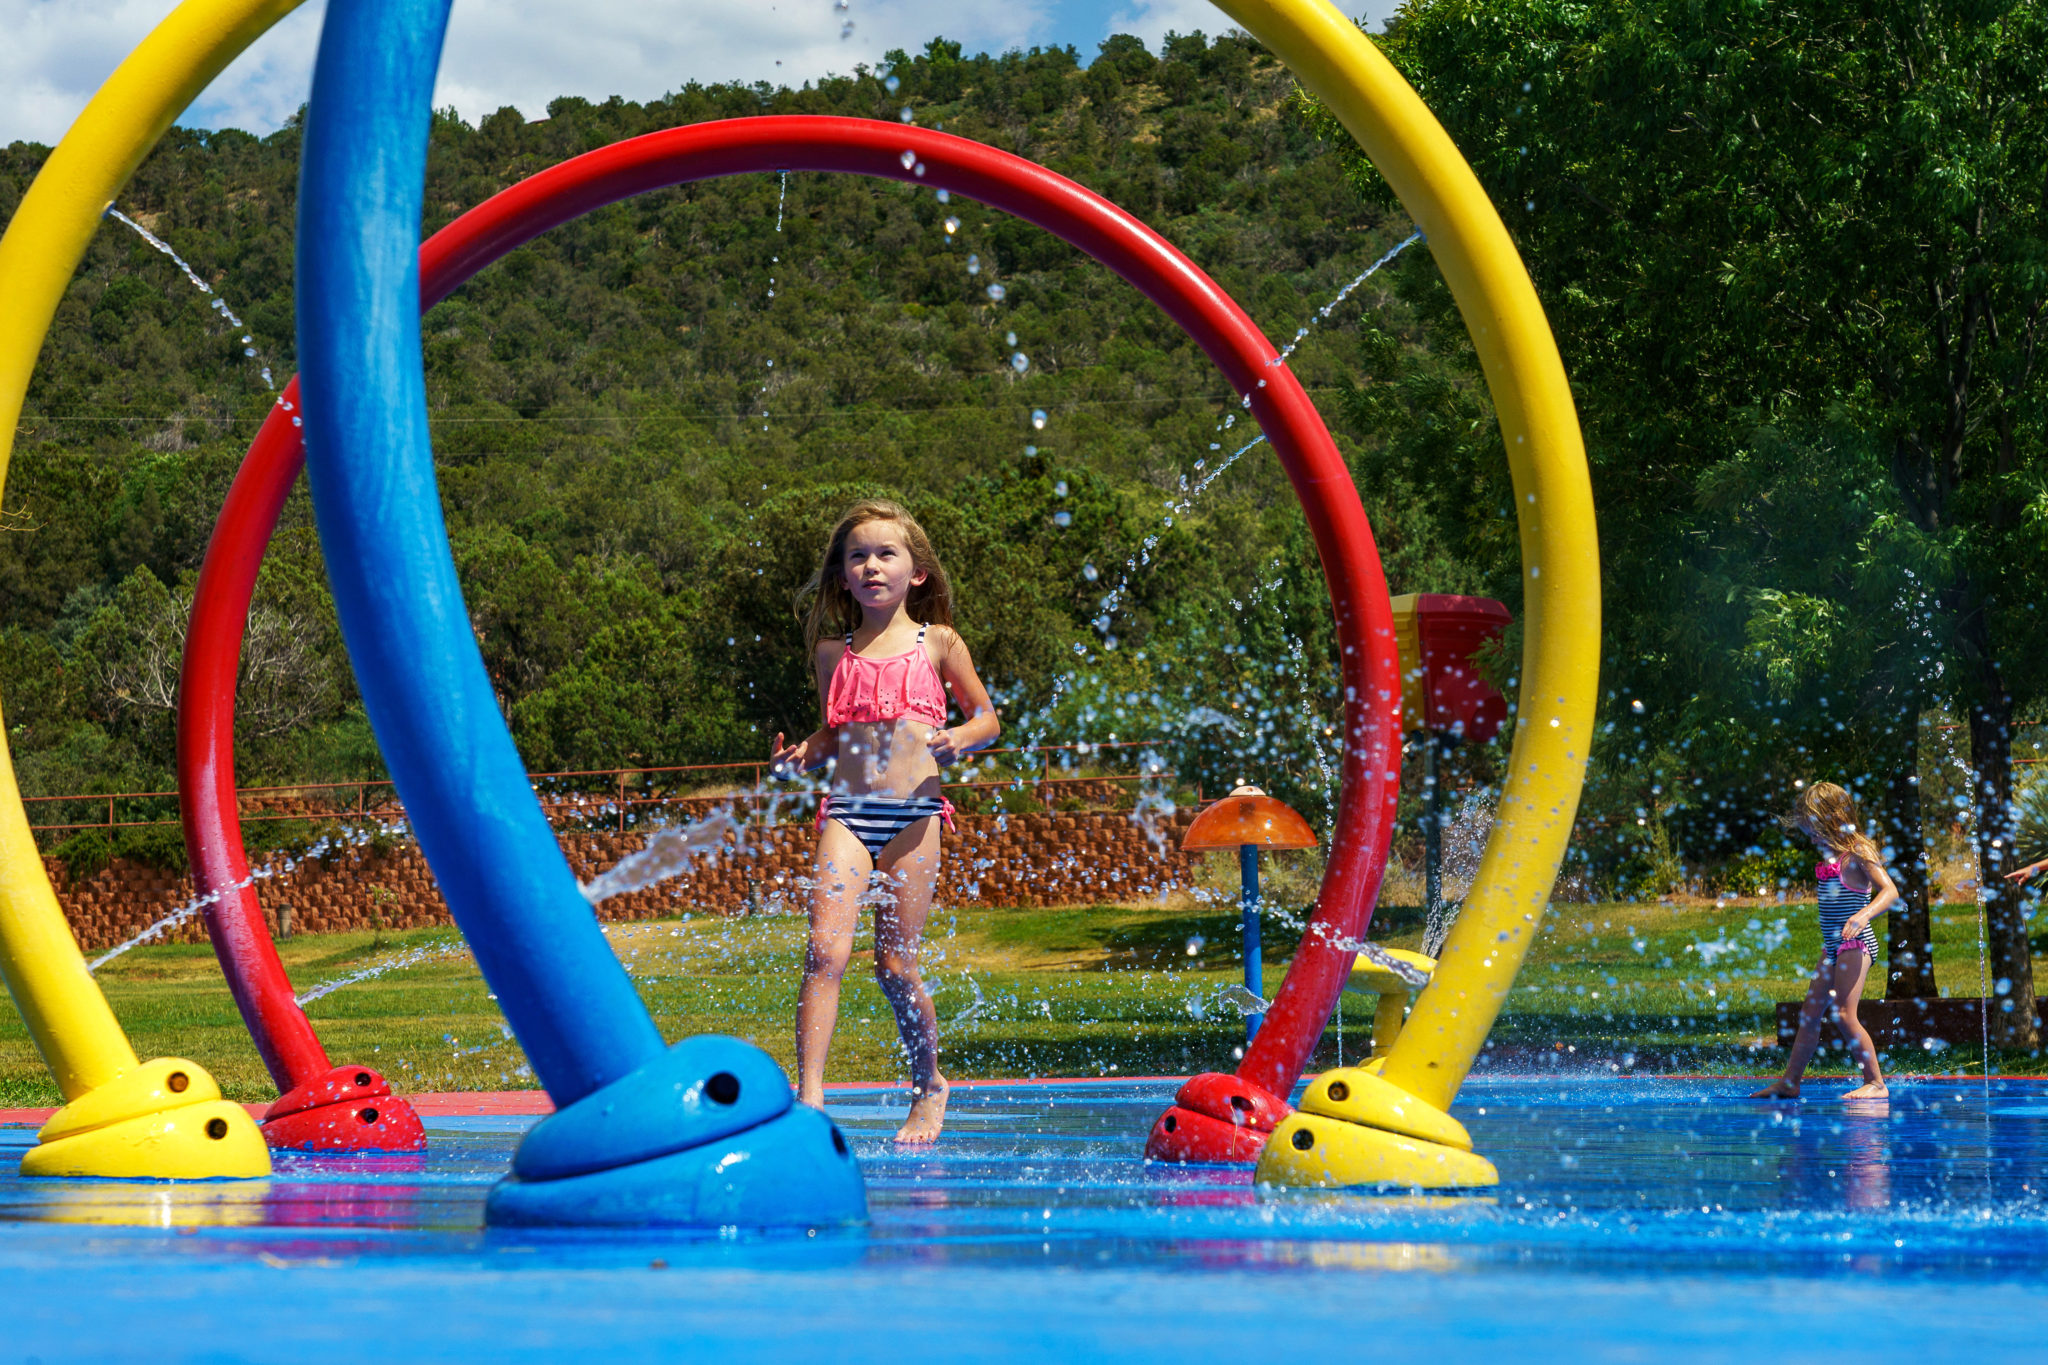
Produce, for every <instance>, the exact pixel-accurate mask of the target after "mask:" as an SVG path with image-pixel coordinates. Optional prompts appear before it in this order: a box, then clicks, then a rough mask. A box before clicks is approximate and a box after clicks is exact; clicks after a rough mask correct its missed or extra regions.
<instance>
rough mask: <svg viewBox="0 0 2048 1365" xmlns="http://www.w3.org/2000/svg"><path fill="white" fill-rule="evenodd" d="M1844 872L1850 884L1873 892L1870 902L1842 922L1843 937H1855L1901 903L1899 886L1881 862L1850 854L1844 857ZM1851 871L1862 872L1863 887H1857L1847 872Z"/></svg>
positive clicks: (1844, 879) (1845, 879)
mask: <svg viewBox="0 0 2048 1365" xmlns="http://www.w3.org/2000/svg"><path fill="white" fill-rule="evenodd" d="M1842 872H1843V873H1844V875H1843V877H1842V880H1843V882H1844V883H1846V884H1847V885H1848V886H1850V887H1852V888H1855V889H1857V890H1868V891H1870V892H1871V897H1870V904H1868V905H1866V906H1864V907H1863V908H1862V909H1861V910H1858V911H1857V912H1856V913H1855V914H1853V915H1851V916H1849V918H1848V919H1846V920H1844V921H1843V922H1842V937H1843V938H1854V937H1856V935H1858V934H1860V933H1862V932H1863V931H1864V930H1865V929H1867V928H1869V927H1870V922H1871V921H1872V920H1874V919H1876V918H1877V917H1878V916H1879V915H1882V914H1883V913H1884V912H1885V911H1887V910H1889V909H1891V908H1892V907H1893V906H1894V905H1897V904H1898V903H1899V888H1898V887H1896V886H1894V885H1893V884H1892V877H1891V874H1890V873H1889V872H1886V871H1885V870H1884V866H1883V865H1882V864H1881V863H1873V862H1868V861H1866V860H1865V859H1862V858H1858V857H1854V856H1852V855H1849V854H1844V855H1843V857H1842ZM1850 872H1855V873H1858V874H1860V876H1861V878H1862V880H1863V886H1862V887H1856V883H1855V882H1852V881H1850V880H1849V878H1848V876H1847V874H1848V873H1850Z"/></svg>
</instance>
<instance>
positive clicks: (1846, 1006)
mask: <svg viewBox="0 0 2048 1365" xmlns="http://www.w3.org/2000/svg"><path fill="white" fill-rule="evenodd" d="M1784 824H1785V825H1786V827H1787V828H1790V829H1796V830H1798V831H1799V832H1800V833H1802V834H1804V835H1805V836H1806V837H1807V838H1809V839H1811V840H1813V843H1814V847H1815V848H1817V849H1818V850H1819V852H1820V856H1821V862H1820V865H1819V866H1818V867H1816V868H1814V875H1815V876H1817V877H1818V878H1819V879H1820V937H1821V949H1820V961H1819V962H1818V963H1817V964H1815V966H1814V969H1813V980H1812V981H1811V982H1810V983H1808V985H1807V988H1806V1003H1805V1004H1804V1005H1803V1006H1801V1008H1800V1011H1799V1032H1798V1034H1797V1036H1795V1037H1794V1038H1793V1040H1792V1055H1791V1056H1790V1057H1789V1058H1787V1059H1786V1062H1785V1074H1784V1075H1783V1076H1781V1077H1779V1078H1778V1079H1777V1080H1775V1081H1772V1082H1771V1083H1770V1084H1769V1085H1767V1086H1765V1087H1764V1088H1763V1089H1761V1090H1759V1091H1757V1092H1756V1094H1755V1095H1753V1096H1751V1098H1752V1099H1779V1098H1782V1099H1791V1098H1793V1097H1795V1096H1797V1095H1798V1094H1799V1081H1800V1078H1801V1077H1802V1076H1804V1075H1805V1074H1806V1064H1807V1063H1808V1062H1809V1061H1811V1060H1812V1058H1813V1052H1814V1049H1815V1048H1816V1047H1818V1046H1820V1024H1821V1019H1822V1017H1823V1016H1824V1015H1825V1016H1826V1017H1828V1018H1831V1019H1833V1020H1834V1021H1835V1026H1836V1027H1837V1028H1839V1029H1840V1030H1841V1031H1842V1037H1843V1039H1844V1040H1845V1041H1846V1042H1847V1043H1848V1045H1849V1055H1850V1056H1851V1057H1853V1058H1854V1059H1855V1060H1856V1062H1857V1064H1858V1065H1859V1066H1861V1067H1862V1068H1863V1084H1862V1085H1860V1086H1858V1087H1856V1088H1855V1089H1854V1090H1851V1091H1849V1092H1848V1093H1847V1094H1846V1095H1844V1096H1843V1097H1842V1098H1843V1099H1849V1100H1862V1099H1879V1098H1882V1097H1883V1096H1884V1095H1885V1093H1886V1091H1885V1083H1884V1073H1883V1072H1882V1071H1880V1070H1879V1069H1878V1065H1877V1047H1876V1045H1875V1044H1873V1043H1872V1042H1871V1041H1870V1032H1869V1030H1867V1029H1865V1028H1864V1027H1863V1024H1862V1023H1861V1021H1859V1020H1858V1019H1857V1018H1856V1002H1857V1001H1858V1000H1859V999H1861V998H1862V995H1863V983H1864V981H1865V980H1867V979H1868V978H1869V976H1870V967H1871V964H1872V963H1873V962H1875V961H1876V960H1877V935H1876V934H1875V933H1873V932H1872V931H1871V928H1870V922H1871V921H1872V920H1873V919H1876V918H1877V917H1878V916H1879V915H1882V914H1883V913H1884V912H1885V911H1887V910H1889V909H1890V908H1891V907H1892V905H1893V904H1894V903H1896V902H1897V901H1898V899H1899V890H1898V888H1897V887H1896V886H1893V885H1892V879H1891V877H1890V876H1889V875H1888V874H1887V873H1886V872H1885V870H1884V855H1883V854H1882V853H1881V852H1880V851H1879V850H1878V847H1877V844H1876V843H1875V842H1873V841H1872V840H1871V838H1870V836H1869V835H1867V834H1865V833H1864V832H1863V821H1862V818H1861V816H1859V815H1858V814H1857V811H1856V800H1855V798H1854V797H1852V796H1850V795H1849V793H1847V792H1846V791H1843V790H1842V789H1841V788H1840V787H1838V786H1836V785H1835V784H1834V783H1832V782H1815V783H1814V784H1812V785H1811V786H1809V787H1807V788H1806V789H1805V790H1804V791H1802V792H1800V793H1799V799H1798V800H1797V801H1795V802H1793V803H1792V813H1791V814H1790V815H1788V816H1786V817H1784Z"/></svg>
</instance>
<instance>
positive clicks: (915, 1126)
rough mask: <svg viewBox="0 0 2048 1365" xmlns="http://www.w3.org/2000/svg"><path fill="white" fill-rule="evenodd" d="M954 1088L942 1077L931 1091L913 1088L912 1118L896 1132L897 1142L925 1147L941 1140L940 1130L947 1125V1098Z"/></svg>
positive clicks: (911, 1094) (906, 1120)
mask: <svg viewBox="0 0 2048 1365" xmlns="http://www.w3.org/2000/svg"><path fill="white" fill-rule="evenodd" d="M952 1090H953V1087H952V1086H950V1085H948V1084H947V1083H946V1079H945V1077H943V1076H941V1077H939V1078H937V1079H936V1080H934V1081H933V1082H932V1085H931V1087H930V1088H929V1089H922V1090H921V1089H919V1088H917V1087H916V1086H912V1087H911V1090H910V1117H909V1118H907V1119H905V1120H904V1121H903V1126H902V1127H901V1128H898V1129H897V1130H896V1140H897V1141H898V1142H900V1143H903V1144H905V1145H916V1146H923V1145H926V1144H929V1143H933V1142H937V1141H938V1140H939V1129H940V1128H942V1127H944V1126H945V1123H946V1097H947V1096H948V1095H950V1094H951V1093H952Z"/></svg>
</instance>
